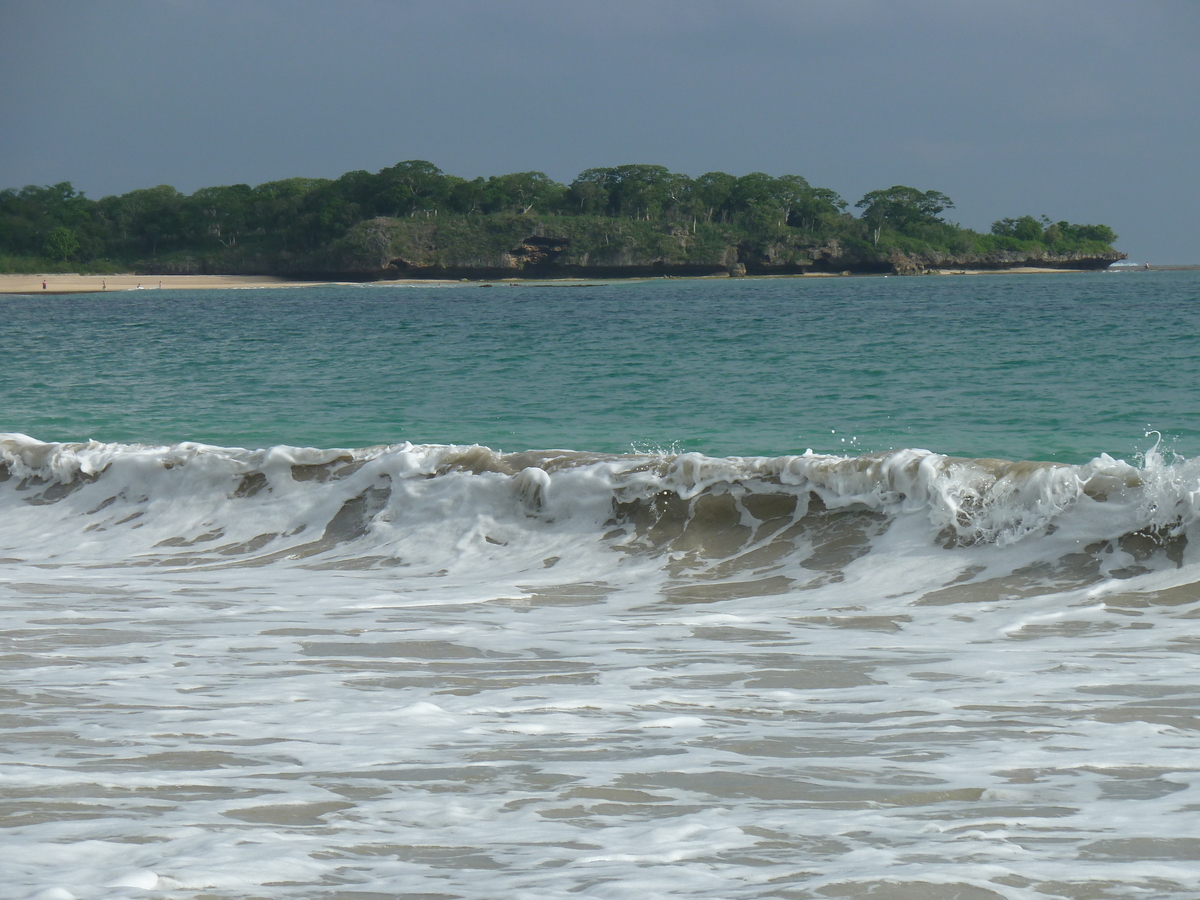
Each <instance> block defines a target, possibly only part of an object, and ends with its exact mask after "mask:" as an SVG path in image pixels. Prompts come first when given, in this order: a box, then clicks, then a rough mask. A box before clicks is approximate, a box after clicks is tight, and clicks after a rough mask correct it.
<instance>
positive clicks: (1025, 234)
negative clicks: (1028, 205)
mask: <svg viewBox="0 0 1200 900" xmlns="http://www.w3.org/2000/svg"><path fill="white" fill-rule="evenodd" d="M1043 218H1045V217H1044V216H1043ZM992 234H995V235H998V236H1000V237H1011V238H1016V239H1017V240H1018V241H1040V240H1042V239H1043V238H1044V237H1045V226H1044V225H1043V224H1042V223H1041V222H1039V221H1038V220H1037V219H1035V218H1034V217H1033V216H1021V217H1020V218H1019V219H998V220H997V221H995V222H993V223H992Z"/></svg>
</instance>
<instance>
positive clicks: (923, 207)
mask: <svg viewBox="0 0 1200 900" xmlns="http://www.w3.org/2000/svg"><path fill="white" fill-rule="evenodd" d="M854 206H855V207H856V208H858V209H862V210H863V216H862V217H863V221H865V222H866V223H867V227H868V228H869V229H871V231H872V233H873V235H874V243H875V244H878V243H879V232H880V230H881V229H882V228H883V226H885V225H886V226H888V227H889V228H892V229H893V230H895V231H899V232H904V231H908V230H911V229H912V228H913V227H914V226H917V225H931V224H935V223H938V222H941V221H942V219H941V218H940V217H939V213H941V212H944V211H945V210H947V209H953V208H954V202H953V201H952V200H951V199H950V198H949V197H947V196H946V195H945V194H943V193H941V192H940V191H919V190H917V189H916V188H912V187H907V186H906V185H903V184H894V185H892V186H891V187H890V188H887V189H886V190H879V191H870V192H868V193H867V194H865V195H863V198H862V199H861V200H859V201H858V202H857V203H855V204H854Z"/></svg>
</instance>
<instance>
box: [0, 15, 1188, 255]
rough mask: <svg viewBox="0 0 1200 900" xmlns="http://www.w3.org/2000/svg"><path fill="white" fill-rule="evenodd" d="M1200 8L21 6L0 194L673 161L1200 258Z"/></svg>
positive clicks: (975, 222) (6, 76)
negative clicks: (410, 164) (885, 195)
mask: <svg viewBox="0 0 1200 900" xmlns="http://www.w3.org/2000/svg"><path fill="white" fill-rule="evenodd" d="M1198 48H1200V0H1162V2H1155V0H1141V2H1137V3H1131V2H1129V0H1037V2H1033V0H989V2H987V3H982V2H978V0H820V2H810V0H738V2H731V0H727V2H717V0H553V2H550V0H504V2H500V0H339V2H337V3H331V2H328V0H252V2H248V0H105V2H103V3H97V2H95V0H0V122H3V139H2V140H0V187H20V186H22V185H25V184H52V183H57V182H60V181H70V182H72V183H73V184H74V185H75V187H76V188H77V189H80V190H82V191H84V192H85V193H86V194H87V195H88V196H90V197H94V198H99V197H102V196H105V195H108V194H114V193H122V192H125V191H128V190H132V189H134V188H141V187H152V186H154V185H158V184H171V185H174V186H175V187H177V188H178V189H180V190H182V191H185V192H191V191H193V190H195V189H196V188H199V187H205V186H211V185H218V184H234V183H239V182H244V183H248V184H259V183H261V182H264V181H271V180H274V179H278V178H288V177H292V176H296V175H304V176H313V177H336V176H338V175H340V174H342V173H343V172H346V171H349V170H353V169H366V170H369V171H377V170H379V169H381V168H383V167H385V166H390V165H393V164H395V163H396V162H399V161H401V160H406V159H426V160H429V161H431V162H433V163H434V164H436V165H437V166H439V167H440V168H441V169H442V170H443V171H445V172H447V173H450V174H454V175H461V176H463V177H468V178H473V177H475V176H477V175H484V176H487V175H499V174H504V173H507V172H518V171H530V170H535V171H542V172H545V173H546V174H548V175H550V176H551V177H553V178H555V179H557V180H559V181H564V182H569V181H570V180H571V179H572V178H573V177H574V176H575V175H576V174H577V173H578V172H580V171H582V170H583V169H585V168H589V167H592V166H612V165H621V164H625V163H652V164H657V165H664V166H667V167H668V168H670V169H671V170H673V171H676V172H683V173H685V174H688V175H692V176H696V175H700V174H702V173H704V172H708V171H714V170H717V171H726V172H731V173H733V174H737V175H741V174H745V173H747V172H752V171H763V172H768V173H770V174H773V175H783V174H796V175H803V176H804V177H805V178H807V179H808V180H809V181H810V182H811V183H812V184H814V185H819V186H822V187H829V188H832V189H834V190H836V191H837V192H838V193H840V194H841V195H842V196H843V197H844V198H846V199H847V200H848V201H849V202H850V203H851V204H853V203H854V202H855V201H856V200H858V199H859V198H860V197H861V196H862V195H863V194H864V193H866V192H867V191H870V190H874V189H876V188H883V187H889V186H891V185H893V184H905V185H911V186H913V187H917V188H920V189H921V190H938V191H941V192H943V193H945V194H948V195H949V196H950V197H951V198H952V199H953V200H954V202H955V208H954V209H953V210H951V211H950V212H949V213H947V218H950V219H951V220H953V221H957V222H959V223H961V224H962V225H965V226H967V227H970V228H975V229H978V230H984V231H986V230H987V229H988V228H989V226H990V224H991V222H992V221H994V220H995V219H998V218H1002V217H1007V216H1013V217H1015V216H1021V215H1025V214H1031V215H1035V216H1039V215H1043V214H1044V215H1047V216H1049V217H1050V218H1051V219H1053V220H1056V221H1057V220H1060V219H1066V220H1069V221H1072V222H1081V223H1104V224H1107V225H1110V226H1112V227H1113V228H1114V229H1115V230H1116V231H1117V233H1118V234H1120V235H1121V238H1120V240H1119V241H1118V242H1117V247H1118V249H1121V250H1123V251H1125V252H1127V253H1128V254H1129V255H1130V257H1131V259H1133V260H1135V261H1137V262H1143V261H1149V262H1152V263H1159V264H1169V263H1200V227H1198V226H1197V222H1198V221H1200V215H1198V213H1200V165H1198V164H1197V162H1198V159H1200V153H1198V150H1200V49H1198Z"/></svg>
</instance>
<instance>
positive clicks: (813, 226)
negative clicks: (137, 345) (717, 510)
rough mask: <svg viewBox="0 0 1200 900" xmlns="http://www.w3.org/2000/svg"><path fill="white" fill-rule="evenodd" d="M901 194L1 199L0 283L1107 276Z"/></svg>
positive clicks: (1074, 245) (316, 192) (590, 175)
mask: <svg viewBox="0 0 1200 900" xmlns="http://www.w3.org/2000/svg"><path fill="white" fill-rule="evenodd" d="M953 208H954V204H953V202H952V201H951V200H950V198H949V197H947V196H946V195H945V194H942V193H940V192H938V191H934V190H928V191H921V190H918V189H916V188H912V187H907V186H905V185H894V186H892V187H890V188H886V189H881V190H876V191H871V192H869V193H867V194H866V195H865V196H864V197H862V198H861V199H860V200H859V201H858V202H857V203H855V204H854V206H853V210H857V211H859V212H858V214H857V215H855V214H854V211H853V210H852V209H851V206H850V204H849V203H848V202H847V201H845V200H843V199H842V198H841V197H840V196H839V195H838V194H837V193H836V192H834V191H832V190H830V189H828V188H821V187H814V186H812V185H810V184H809V183H808V181H806V180H805V179H804V178H801V177H800V176H798V175H783V176H778V177H776V176H771V175H766V174H764V173H762V172H752V173H750V174H748V175H742V176H734V175H729V174H726V173H724V172H709V173H706V174H704V175H701V176H700V177H698V178H690V177H688V176H687V175H680V174H677V173H673V172H671V171H669V170H668V169H666V168H664V167H663V166H652V165H625V166H616V167H612V168H595V169H587V170H586V171H584V172H581V173H580V174H579V175H578V176H577V177H576V178H575V179H574V180H573V181H572V182H571V183H570V184H561V183H559V182H556V181H554V180H553V179H551V178H549V177H548V176H546V175H545V174H543V173H541V172H520V173H516V174H511V175H498V176H492V177H490V178H487V179H484V178H475V179H465V178H459V177H456V176H453V175H447V174H445V173H444V172H442V170H441V169H439V168H437V166H435V165H433V164H432V163H429V162H425V161H424V160H409V161H406V162H401V163H398V164H397V165H395V166H391V167H389V168H385V169H382V170H380V171H379V172H376V173H374V174H372V173H370V172H365V171H355V172H347V173H346V174H345V175H343V176H341V177H340V178H337V179H320V178H289V179H286V180H283V181H272V182H267V183H265V184H260V185H258V186H257V187H250V186H249V185H246V184H235V185H228V186H223V187H211V188H201V189H200V190H197V191H196V192H194V193H192V194H190V195H185V194H182V193H180V192H179V191H177V190H175V189H174V188H172V187H169V186H167V185H160V186H158V187H154V188H145V189H140V190H134V191H130V192H129V193H127V194H122V195H120V196H111V197H104V198H102V199H100V200H92V199H89V198H87V197H85V196H84V195H83V194H82V193H80V192H78V191H76V190H75V189H74V188H73V187H72V185H71V184H70V182H63V183H60V184H55V185H50V186H27V187H24V188H21V189H7V190H3V191H0V272H8V273H34V272H68V271H70V272H84V273H90V274H104V273H119V272H125V273H129V272H132V273H136V274H139V275H145V276H153V275H165V276H169V275H267V276H277V277H286V278H289V279H295V280H301V281H303V280H321V281H326V280H361V281H366V280H387V279H398V278H403V279H410V278H418V279H424V278H435V279H461V278H467V279H499V278H536V279H543V278H570V277H583V278H627V277H652V276H662V275H681V276H687V275H691V276H702V275H730V276H734V277H737V276H742V275H800V274H810V273H811V274H841V273H846V274H897V275H916V274H923V273H929V272H937V271H947V270H970V271H1005V270H1013V269H1028V268H1036V269H1073V270H1079V269H1103V268H1106V267H1107V266H1109V265H1111V264H1112V263H1114V262H1116V261H1118V260H1122V259H1125V258H1126V255H1125V254H1124V253H1121V252H1119V251H1117V250H1115V249H1113V246H1112V244H1113V242H1114V241H1116V239H1117V235H1116V234H1115V233H1114V232H1113V230H1112V229H1111V228H1110V227H1108V226H1107V225H1080V224H1073V223H1070V222H1065V221H1061V222H1054V221H1051V220H1050V219H1049V218H1048V217H1046V216H1042V217H1040V218H1035V217H1034V216H1031V215H1023V216H1020V217H1017V218H1004V219H999V220H997V221H996V222H994V223H993V225H992V227H991V231H990V233H987V234H982V233H979V232H975V231H972V230H970V229H967V228H962V227H961V226H959V225H956V224H954V223H952V222H949V221H947V220H946V219H945V218H944V217H943V213H945V212H946V211H947V210H949V209H953Z"/></svg>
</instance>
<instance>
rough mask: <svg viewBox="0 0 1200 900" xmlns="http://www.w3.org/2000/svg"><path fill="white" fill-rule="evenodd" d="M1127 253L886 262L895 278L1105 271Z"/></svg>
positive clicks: (897, 257)
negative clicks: (957, 272)
mask: <svg viewBox="0 0 1200 900" xmlns="http://www.w3.org/2000/svg"><path fill="white" fill-rule="evenodd" d="M1128 256H1129V254H1127V253H1121V252H1119V251H1117V250H1109V251H1107V252H1103V253H1088V254H1084V253H1052V252H1051V251H1049V250H1046V251H1045V252H1042V253H1028V252H1022V251H1015V250H996V251H993V252H991V253H976V254H960V255H953V254H945V253H936V252H931V253H923V254H919V255H906V254H902V253H896V254H892V255H891V256H890V257H889V259H888V263H889V264H890V265H891V268H892V272H893V273H894V274H896V275H924V274H928V273H930V272H936V271H944V270H947V269H950V270H953V269H985V270H988V269H990V270H1002V269H1019V268H1025V267H1029V268H1039V269H1106V268H1108V267H1109V266H1111V265H1112V264H1113V263H1115V262H1117V261H1118V260H1122V259H1127V258H1128Z"/></svg>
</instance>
